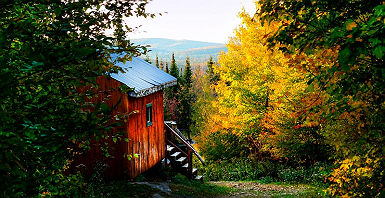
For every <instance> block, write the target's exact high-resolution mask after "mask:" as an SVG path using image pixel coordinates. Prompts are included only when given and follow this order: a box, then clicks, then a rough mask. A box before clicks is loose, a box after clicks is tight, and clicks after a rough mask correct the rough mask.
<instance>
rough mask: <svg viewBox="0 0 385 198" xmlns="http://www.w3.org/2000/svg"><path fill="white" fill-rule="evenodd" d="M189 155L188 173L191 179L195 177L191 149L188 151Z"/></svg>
mask: <svg viewBox="0 0 385 198" xmlns="http://www.w3.org/2000/svg"><path fill="white" fill-rule="evenodd" d="M187 155H188V156H187V157H188V167H187V172H188V175H189V177H190V179H191V178H192V177H193V174H192V170H193V169H192V166H193V163H192V153H191V149H188V152H187Z"/></svg>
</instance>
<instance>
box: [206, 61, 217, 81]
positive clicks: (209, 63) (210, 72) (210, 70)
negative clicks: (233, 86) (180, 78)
mask: <svg viewBox="0 0 385 198" xmlns="http://www.w3.org/2000/svg"><path fill="white" fill-rule="evenodd" d="M214 64H215V63H214V61H213V57H212V56H210V59H209V60H208V61H207V71H206V73H207V75H208V76H209V80H210V82H211V83H213V84H216V82H217V81H218V80H219V76H218V74H215V73H214Z"/></svg>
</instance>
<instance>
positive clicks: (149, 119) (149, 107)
mask: <svg viewBox="0 0 385 198" xmlns="http://www.w3.org/2000/svg"><path fill="white" fill-rule="evenodd" d="M146 123H147V126H151V125H152V104H151V103H149V104H147V105H146Z"/></svg>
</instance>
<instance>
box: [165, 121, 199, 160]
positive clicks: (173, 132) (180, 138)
mask: <svg viewBox="0 0 385 198" xmlns="http://www.w3.org/2000/svg"><path fill="white" fill-rule="evenodd" d="M168 123H170V122H169V121H165V122H164V125H165V126H166V129H167V130H168V131H170V132H171V134H172V135H173V136H175V137H176V138H178V139H179V140H180V141H181V142H182V143H183V144H184V145H185V146H186V147H187V148H188V149H189V150H192V152H193V153H194V155H195V156H197V158H198V159H199V161H201V163H202V164H203V165H205V161H204V160H203V159H202V157H201V156H200V155H199V154H198V152H197V151H196V150H195V148H194V147H193V146H191V144H190V143H188V142H187V141H186V140H185V139H184V138H182V137H181V136H180V135H179V134H178V133H177V132H176V131H175V130H174V129H173V128H171V127H170V126H168Z"/></svg>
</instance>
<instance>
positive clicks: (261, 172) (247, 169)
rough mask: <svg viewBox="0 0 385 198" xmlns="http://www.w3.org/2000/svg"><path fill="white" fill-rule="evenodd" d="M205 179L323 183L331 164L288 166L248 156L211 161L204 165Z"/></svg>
mask: <svg viewBox="0 0 385 198" xmlns="http://www.w3.org/2000/svg"><path fill="white" fill-rule="evenodd" d="M201 168H202V170H203V171H204V175H205V177H204V178H205V179H206V180H211V181H220V180H224V181H240V180H246V181H247V180H248V181H250V180H259V181H261V182H263V183H271V182H287V183H310V184H317V185H323V184H324V182H325V181H326V179H325V178H326V177H327V176H329V173H330V172H331V166H330V165H328V164H324V163H317V164H316V165H314V166H310V167H296V168H293V167H290V166H287V165H283V164H282V163H281V162H279V161H272V160H266V161H253V160H251V159H249V158H234V159H232V160H222V161H211V162H209V163H208V164H207V166H205V167H201Z"/></svg>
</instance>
